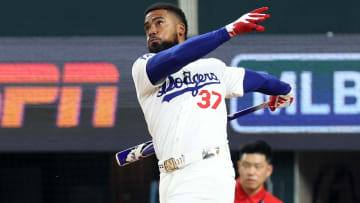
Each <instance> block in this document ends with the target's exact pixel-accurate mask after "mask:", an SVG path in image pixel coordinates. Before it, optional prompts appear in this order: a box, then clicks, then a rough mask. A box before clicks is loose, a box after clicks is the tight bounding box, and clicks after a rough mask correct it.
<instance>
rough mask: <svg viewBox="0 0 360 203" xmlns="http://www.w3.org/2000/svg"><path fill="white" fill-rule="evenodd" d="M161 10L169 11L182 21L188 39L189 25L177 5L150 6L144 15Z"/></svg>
mask: <svg viewBox="0 0 360 203" xmlns="http://www.w3.org/2000/svg"><path fill="white" fill-rule="evenodd" d="M160 9H164V10H168V11H170V12H172V13H174V14H175V15H176V16H177V17H178V18H179V19H180V21H181V22H182V23H184V24H185V39H187V33H188V24H187V20H186V17H185V14H184V12H183V11H182V10H181V9H180V8H179V7H177V6H176V5H175V4H172V3H166V2H158V3H154V4H152V5H150V6H149V7H147V9H146V10H145V12H144V15H146V14H148V13H149V12H151V11H154V10H160Z"/></svg>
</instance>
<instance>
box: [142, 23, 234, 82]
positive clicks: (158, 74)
mask: <svg viewBox="0 0 360 203" xmlns="http://www.w3.org/2000/svg"><path fill="white" fill-rule="evenodd" d="M229 39H230V36H229V33H228V32H227V31H226V29H225V28H221V29H219V30H215V31H212V32H209V33H206V34H203V35H200V36H196V37H193V38H190V39H188V40H186V41H185V42H183V43H181V44H178V45H176V46H174V47H172V48H170V49H167V50H164V51H161V52H159V53H158V54H156V55H155V56H153V57H152V58H151V59H149V61H148V63H147V65H146V72H147V74H148V77H149V79H150V81H151V83H152V84H156V83H157V82H158V81H159V80H161V79H163V78H165V77H167V76H168V75H170V74H172V73H175V72H177V71H179V70H180V69H181V68H182V67H184V66H186V65H187V64H189V63H191V62H193V61H195V60H197V59H199V58H201V57H203V56H205V55H206V54H208V53H210V52H211V51H213V50H214V49H216V48H217V47H219V46H220V45H221V44H223V43H224V42H226V41H227V40H229Z"/></svg>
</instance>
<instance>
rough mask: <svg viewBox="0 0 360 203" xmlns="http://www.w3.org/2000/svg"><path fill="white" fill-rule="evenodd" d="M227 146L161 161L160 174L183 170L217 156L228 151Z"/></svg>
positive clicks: (159, 163) (208, 148)
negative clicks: (192, 164)
mask: <svg viewBox="0 0 360 203" xmlns="http://www.w3.org/2000/svg"><path fill="white" fill-rule="evenodd" d="M228 150H229V148H228V145H227V144H226V145H223V146H216V147H207V148H205V149H203V150H201V151H194V152H190V153H184V154H181V155H180V156H176V157H172V158H169V159H166V160H161V161H159V162H158V166H159V170H160V172H161V173H166V172H172V171H176V170H178V169H181V168H184V167H185V166H187V165H189V164H191V163H194V162H197V161H200V160H203V159H207V158H210V157H213V156H217V155H219V154H220V153H224V152H225V151H228Z"/></svg>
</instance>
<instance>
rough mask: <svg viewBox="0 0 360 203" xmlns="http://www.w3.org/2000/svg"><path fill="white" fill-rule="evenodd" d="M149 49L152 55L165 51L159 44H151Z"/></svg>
mask: <svg viewBox="0 0 360 203" xmlns="http://www.w3.org/2000/svg"><path fill="white" fill-rule="evenodd" d="M148 48H149V52H150V53H158V52H160V51H162V50H163V47H162V46H161V44H160V43H158V42H150V43H149V44H148Z"/></svg>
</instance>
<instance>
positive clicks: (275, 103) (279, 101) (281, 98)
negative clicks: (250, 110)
mask: <svg viewBox="0 0 360 203" xmlns="http://www.w3.org/2000/svg"><path fill="white" fill-rule="evenodd" d="M293 101H294V92H293V90H292V88H291V90H290V92H289V93H288V94H287V95H272V96H270V101H269V103H268V104H269V108H270V110H271V111H275V110H276V109H277V108H285V107H288V106H290V104H291V103H292V102H293Z"/></svg>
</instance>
